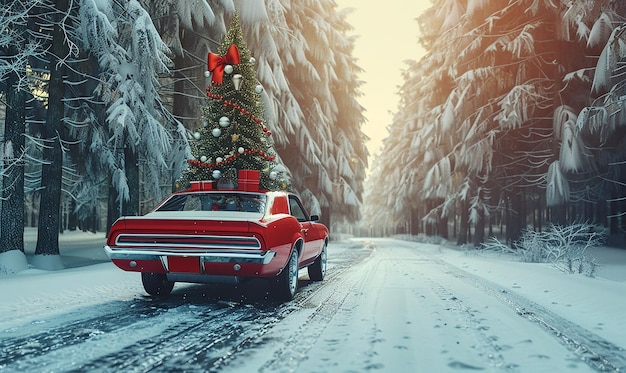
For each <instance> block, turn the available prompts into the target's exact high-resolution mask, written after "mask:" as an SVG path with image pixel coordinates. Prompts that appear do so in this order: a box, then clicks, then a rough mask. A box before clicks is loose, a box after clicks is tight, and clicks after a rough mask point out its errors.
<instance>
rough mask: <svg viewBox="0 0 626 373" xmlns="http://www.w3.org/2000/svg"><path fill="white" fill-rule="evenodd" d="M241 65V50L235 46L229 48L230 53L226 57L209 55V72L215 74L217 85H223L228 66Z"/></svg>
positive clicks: (214, 79) (214, 78)
mask: <svg viewBox="0 0 626 373" xmlns="http://www.w3.org/2000/svg"><path fill="white" fill-rule="evenodd" d="M238 63H239V49H237V46H236V45H235V44H231V45H230V47H228V51H227V52H226V54H225V55H224V56H220V55H218V54H215V53H209V60H208V65H209V71H211V72H212V73H213V78H211V80H213V81H214V82H215V83H216V84H222V81H223V78H224V67H225V66H226V65H228V64H232V65H236V64H238Z"/></svg>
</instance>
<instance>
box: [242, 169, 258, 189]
mask: <svg viewBox="0 0 626 373" xmlns="http://www.w3.org/2000/svg"><path fill="white" fill-rule="evenodd" d="M260 175H261V171H258V170H239V171H238V173H237V176H238V178H237V188H238V189H239V190H243V191H245V192H258V191H259V178H260Z"/></svg>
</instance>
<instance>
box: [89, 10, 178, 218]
mask: <svg viewBox="0 0 626 373" xmlns="http://www.w3.org/2000/svg"><path fill="white" fill-rule="evenodd" d="M79 17H80V19H81V28H80V29H79V33H80V35H81V36H82V37H81V39H82V42H83V48H84V49H85V50H87V51H89V52H90V53H92V54H93V55H94V56H95V57H96V58H97V60H98V63H99V67H100V75H101V77H102V79H101V84H99V85H98V87H97V88H96V89H95V93H96V95H97V96H98V97H99V98H100V99H101V100H102V101H103V102H104V104H105V105H106V106H107V108H108V109H107V112H106V118H104V120H103V121H94V122H93V125H94V127H93V128H92V129H91V131H90V133H91V134H87V133H84V134H83V136H84V137H83V138H86V140H87V141H88V143H89V144H91V145H90V147H89V153H90V154H91V155H92V156H94V157H97V158H98V163H99V164H101V165H102V166H103V167H102V168H103V169H104V170H105V171H107V172H109V173H110V175H111V181H110V182H111V184H112V185H113V186H114V188H115V191H116V193H117V195H118V198H117V204H118V206H119V209H118V211H119V212H118V214H119V213H120V212H121V213H125V214H131V215H134V214H138V213H139V203H140V201H139V190H140V184H139V177H140V178H141V180H142V181H143V183H141V188H142V190H143V191H144V195H145V196H147V200H144V201H143V203H145V204H147V205H150V206H153V205H154V204H155V203H157V202H158V201H159V200H161V199H162V198H163V197H164V196H165V195H166V194H167V193H168V192H169V191H170V190H171V184H172V180H171V177H172V174H173V173H174V172H175V170H176V169H180V166H179V164H182V163H184V160H185V157H186V156H187V155H188V154H189V153H188V151H186V150H185V149H186V148H187V147H188V144H187V142H186V130H185V129H184V128H183V127H182V124H181V123H180V122H178V121H177V120H176V119H174V118H173V116H172V115H171V113H170V112H169V111H168V110H167V109H166V108H165V106H164V104H163V102H162V98H161V96H160V95H159V83H158V80H157V78H158V75H159V74H163V73H167V72H168V71H169V70H168V64H169V63H170V62H171V61H170V59H169V57H168V56H167V53H169V52H168V49H167V47H166V45H165V44H164V43H163V42H162V40H161V37H160V36H159V34H158V33H157V31H156V29H155V27H154V25H153V23H152V20H151V18H150V16H149V14H148V13H147V12H146V11H145V10H144V9H143V8H142V6H141V4H140V3H139V2H138V1H136V0H129V1H125V2H121V3H120V2H113V1H94V0H83V1H82V2H81V6H80V14H79ZM129 182H131V183H132V185H129ZM82 195H85V196H89V195H93V193H88V192H85V193H82ZM125 206H128V207H127V208H126V207H125Z"/></svg>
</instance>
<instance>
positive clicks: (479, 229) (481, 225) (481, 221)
mask: <svg viewBox="0 0 626 373" xmlns="http://www.w3.org/2000/svg"><path fill="white" fill-rule="evenodd" d="M484 241H485V210H483V209H479V211H478V221H477V222H476V224H474V246H480V244H481V243H483V242H484Z"/></svg>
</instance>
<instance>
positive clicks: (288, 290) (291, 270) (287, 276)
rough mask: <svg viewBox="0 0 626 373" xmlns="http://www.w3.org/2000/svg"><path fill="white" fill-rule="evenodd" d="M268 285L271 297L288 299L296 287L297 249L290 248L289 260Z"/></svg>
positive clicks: (293, 293) (293, 294)
mask: <svg viewBox="0 0 626 373" xmlns="http://www.w3.org/2000/svg"><path fill="white" fill-rule="evenodd" d="M272 282H273V283H272V284H271V285H270V286H271V287H270V293H271V295H272V297H273V298H275V299H277V300H280V301H290V300H292V299H293V297H294V296H295V295H296V290H297V289H298V251H297V250H295V249H294V250H292V251H291V254H290V255H289V260H288V261H287V265H286V266H285V268H284V269H283V271H282V272H281V273H280V274H279V275H278V276H276V278H274V280H273V281H272Z"/></svg>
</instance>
